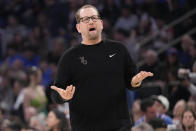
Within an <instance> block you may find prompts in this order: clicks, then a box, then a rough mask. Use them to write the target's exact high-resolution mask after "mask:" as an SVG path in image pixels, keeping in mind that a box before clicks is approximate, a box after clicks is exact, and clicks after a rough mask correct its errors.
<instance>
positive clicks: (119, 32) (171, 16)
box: [0, 0, 196, 131]
mask: <svg viewBox="0 0 196 131" xmlns="http://www.w3.org/2000/svg"><path fill="white" fill-rule="evenodd" d="M84 4H92V5H94V6H96V7H97V8H98V10H99V11H100V14H101V18H102V20H103V23H104V30H103V37H104V38H110V39H114V40H118V41H121V42H122V43H123V44H124V45H125V46H126V47H127V49H128V51H129V53H130V55H131V57H132V59H133V61H134V62H135V64H136V65H138V71H140V70H145V71H150V72H153V73H154V77H152V78H148V79H146V80H145V81H144V82H143V83H142V88H140V89H138V90H133V91H127V97H128V102H129V105H128V106H129V109H130V114H132V115H131V116H132V117H131V118H132V122H133V123H132V124H133V128H132V130H133V131H153V130H164V129H166V128H167V129H170V130H180V131H181V130H185V131H196V117H195V113H196V81H195V80H196V61H195V60H196V43H195V38H196V37H195V36H196V34H192V35H189V34H184V33H186V32H187V31H189V30H191V29H192V28H193V27H195V23H196V17H195V15H193V16H191V17H188V18H187V19H186V20H184V21H182V22H180V23H179V24H177V25H175V26H172V27H170V28H164V27H165V26H166V25H167V24H169V23H171V22H172V21H175V20H176V19H178V18H180V17H181V16H183V15H184V14H186V13H187V12H189V11H191V10H193V9H194V8H195V7H196V1H195V0H0V130H2V131H27V130H28V131H54V130H55V131H70V121H69V107H68V103H65V104H62V105H58V104H55V103H53V101H52V99H51V97H50V88H49V87H50V85H51V84H52V83H53V80H54V77H55V74H56V68H57V63H58V60H59V58H60V56H61V55H62V53H63V52H64V51H65V50H67V49H68V48H70V47H73V46H75V45H77V44H79V43H80V41H81V37H80V35H79V34H78V32H77V31H76V28H75V24H76V20H75V17H74V15H75V12H76V10H77V9H78V8H79V7H81V6H82V5H84ZM163 28H164V29H163ZM152 36H153V39H150V40H147V41H146V39H147V38H150V37H152ZM180 36H182V38H181V39H180V42H178V43H177V44H176V45H175V46H172V47H169V48H168V49H167V50H165V51H164V52H163V53H161V54H160V53H159V52H158V51H159V50H161V49H163V48H165V47H167V46H168V43H170V42H171V41H172V40H175V39H176V38H178V37H180ZM141 61H142V64H141ZM76 88H77V87H76Z"/></svg>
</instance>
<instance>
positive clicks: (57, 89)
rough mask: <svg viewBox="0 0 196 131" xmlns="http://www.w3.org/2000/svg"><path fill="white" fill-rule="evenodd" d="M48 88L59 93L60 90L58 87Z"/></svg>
mask: <svg viewBox="0 0 196 131" xmlns="http://www.w3.org/2000/svg"><path fill="white" fill-rule="evenodd" d="M50 88H51V89H53V90H55V91H57V92H59V91H61V89H60V88H58V87H56V86H51V87H50Z"/></svg>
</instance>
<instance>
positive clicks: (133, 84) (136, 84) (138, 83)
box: [131, 81, 142, 87]
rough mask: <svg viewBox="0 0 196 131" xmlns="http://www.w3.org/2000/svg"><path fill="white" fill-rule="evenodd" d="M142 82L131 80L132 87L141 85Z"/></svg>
mask: <svg viewBox="0 0 196 131" xmlns="http://www.w3.org/2000/svg"><path fill="white" fill-rule="evenodd" d="M141 84H142V82H136V83H134V82H133V81H132V82H131V85H132V87H139V86H140V85H141Z"/></svg>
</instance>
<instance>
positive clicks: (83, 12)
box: [80, 7, 98, 17]
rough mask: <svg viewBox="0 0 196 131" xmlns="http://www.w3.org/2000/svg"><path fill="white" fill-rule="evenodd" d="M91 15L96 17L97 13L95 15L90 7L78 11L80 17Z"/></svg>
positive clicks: (95, 11)
mask: <svg viewBox="0 0 196 131" xmlns="http://www.w3.org/2000/svg"><path fill="white" fill-rule="evenodd" d="M93 15H98V13H97V10H95V9H94V8H91V7H89V8H84V9H81V11H80V17H89V16H93Z"/></svg>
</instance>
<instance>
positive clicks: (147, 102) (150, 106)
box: [135, 98, 173, 126]
mask: <svg viewBox="0 0 196 131" xmlns="http://www.w3.org/2000/svg"><path fill="white" fill-rule="evenodd" d="M156 108H157V106H156V104H155V100H154V99H152V98H146V99H143V100H142V102H141V110H142V111H143V113H144V116H143V117H141V118H140V119H139V120H138V121H136V122H135V126H137V125H139V124H141V123H143V122H147V123H148V122H149V121H151V120H152V119H155V118H158V119H161V120H163V121H164V122H165V123H166V124H167V125H168V124H173V121H172V119H171V118H170V117H169V116H167V115H165V114H161V113H159V112H157V109H156Z"/></svg>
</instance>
